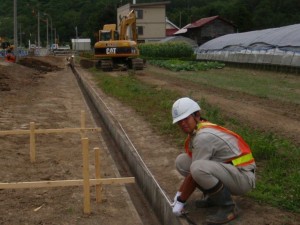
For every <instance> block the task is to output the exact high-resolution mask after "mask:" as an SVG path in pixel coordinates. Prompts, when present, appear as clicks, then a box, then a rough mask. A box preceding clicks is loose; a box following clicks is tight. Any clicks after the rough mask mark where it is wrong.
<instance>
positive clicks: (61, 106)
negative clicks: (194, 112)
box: [0, 57, 300, 225]
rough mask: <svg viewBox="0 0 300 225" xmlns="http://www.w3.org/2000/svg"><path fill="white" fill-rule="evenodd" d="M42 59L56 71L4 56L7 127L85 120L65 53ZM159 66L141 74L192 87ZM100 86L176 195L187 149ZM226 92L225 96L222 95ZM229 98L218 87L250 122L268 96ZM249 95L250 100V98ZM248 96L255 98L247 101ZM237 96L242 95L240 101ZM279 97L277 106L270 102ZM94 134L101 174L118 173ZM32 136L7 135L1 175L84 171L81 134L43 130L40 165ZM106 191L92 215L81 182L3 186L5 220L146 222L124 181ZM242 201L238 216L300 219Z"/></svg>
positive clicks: (64, 175)
mask: <svg viewBox="0 0 300 225" xmlns="http://www.w3.org/2000/svg"><path fill="white" fill-rule="evenodd" d="M43 61H46V62H47V63H49V64H50V66H49V65H47V66H45V67H46V68H49V67H50V68H51V67H52V66H53V69H52V70H51V72H49V71H48V72H45V70H43V69H42V67H38V68H37V67H36V66H35V68H28V67H24V66H20V65H4V64H0V69H1V70H0V88H1V92H0V95H1V121H0V130H12V129H28V126H29V122H31V121H34V122H36V123H37V126H38V127H41V128H62V127H77V126H79V124H80V112H81V110H82V109H85V108H86V106H85V103H84V101H83V100H82V95H81V93H80V92H79V89H78V87H77V84H76V81H75V79H74V78H73V77H72V76H71V73H70V70H69V69H68V67H67V66H66V62H65V59H62V58H52V57H50V58H49V57H47V58H43ZM51 65H52V66H51ZM27 66H28V65H27ZM59 68H61V69H59ZM157 70H158V69H156V68H153V67H149V68H147V69H146V70H144V71H142V72H141V73H140V74H138V77H139V78H140V79H142V80H144V81H146V82H151V83H156V84H157V85H158V86H161V87H162V88H175V89H177V90H180V91H182V93H183V95H184V94H186V93H187V91H186V90H184V85H183V84H182V83H181V84H179V83H176V82H175V83H174V82H170V81H167V80H163V79H158V78H157V76H155V73H156V72H157ZM79 71H81V73H82V74H83V75H84V76H87V77H89V78H90V80H91V81H92V75H91V74H90V73H88V72H87V71H85V70H83V69H80V68H79ZM158 72H159V71H158ZM123 75H124V74H123ZM195 88H196V87H195ZM98 91H99V95H101V96H102V98H103V99H105V101H106V104H107V106H108V107H109V109H110V110H111V111H112V112H113V114H114V116H115V117H116V118H117V119H118V120H119V121H120V123H121V124H122V126H123V128H124V129H125V131H126V133H127V134H128V136H129V137H130V139H131V140H132V142H133V144H134V146H135V147H136V149H138V151H139V153H140V155H141V157H142V158H143V160H144V161H145V163H146V165H147V166H148V168H149V169H150V171H151V172H152V173H153V175H154V176H155V178H156V179H157V180H158V182H159V184H160V185H161V187H162V188H163V189H164V190H165V192H166V193H167V195H168V196H170V198H173V195H174V193H175V192H176V190H177V187H178V185H179V183H180V182H181V179H182V178H181V177H180V176H179V174H178V173H177V172H176V170H175V168H174V159H175V157H176V155H177V154H178V152H179V151H180V150H181V149H177V148H176V147H175V146H173V145H172V143H168V142H167V141H166V140H165V139H164V138H163V137H161V136H159V135H157V134H155V132H154V131H153V130H152V129H151V127H150V126H149V124H147V123H146V122H145V121H144V120H143V118H141V117H139V116H138V115H136V113H135V112H134V110H132V109H131V108H129V107H127V106H125V105H123V104H122V103H121V102H118V101H116V100H115V99H113V98H111V97H109V96H106V95H105V94H104V93H103V92H102V91H101V90H98ZM213 92H215V90H214V91H213ZM203 93H204V92H202V93H201V94H203ZM205 93H206V95H207V96H209V94H210V91H209V90H208V89H207V90H206V92H205ZM222 95H223V97H224V98H223V99H222V98H221V96H222ZM217 97H218V98H217ZM208 98H209V97H208ZM228 98H229V97H227V101H228V102H226V97H225V94H224V93H221V92H218V94H216V95H215V96H213V97H211V98H210V100H211V101H212V103H217V102H218V104H220V106H222V105H224V106H227V108H226V107H225V108H224V111H225V112H228V114H233V113H237V114H236V116H240V118H241V119H243V118H244V119H245V121H247V123H248V122H249V124H252V125H255V122H253V121H252V122H251V120H250V118H249V116H245V115H244V113H245V112H249V111H251V110H250V109H249V108H245V107H249V102H251V103H252V104H251V106H252V108H253V111H255V113H253V115H256V116H263V115H262V112H263V111H259V110H258V109H260V108H262V107H261V105H260V104H262V103H261V102H258V104H257V106H254V102H255V101H258V100H257V99H252V101H250V100H251V97H249V96H245V97H244V98H241V105H240V108H241V110H245V111H244V112H243V113H238V112H236V111H235V112H233V108H232V106H230V104H229V99H228ZM247 98H248V99H249V101H245V99H247ZM213 101H216V102H213ZM222 102H224V103H222ZM245 102H248V103H247V104H245ZM234 104H238V103H237V102H235V103H234ZM272 104H273V105H274V107H271V105H272ZM272 104H270V105H269V106H268V107H271V108H270V110H269V111H268V112H269V113H271V112H272V110H273V109H276V103H272ZM235 106H236V105H235ZM293 107H294V106H293ZM220 108H221V107H220ZM255 108H257V109H255ZM222 109H223V108H222ZM246 109H247V110H246ZM298 109H299V108H297V107H296V108H291V110H292V111H293V112H295V116H293V117H292V118H291V117H289V116H288V118H287V119H289V120H293V121H294V123H295V124H298V123H299V117H298V115H297V111H295V110H298ZM257 110H258V111H257ZM264 110H266V109H264ZM274 111H276V110H274ZM298 112H299V111H298ZM273 113H274V112H273ZM282 114H284V113H278V115H281V116H283V115H282ZM124 115H132V116H131V117H128V116H124ZM243 115H244V116H243ZM266 115H267V117H269V116H270V115H271V116H274V114H266ZM133 118H134V119H133ZM255 119H256V117H255ZM282 119H284V118H282ZM268 121H269V119H268ZM271 122H272V121H270V123H269V125H268V126H271V127H274V129H277V125H278V127H280V124H274V123H273V125H272V123H271ZM87 124H88V126H94V123H93V121H92V119H91V117H89V119H88V121H87ZM275 127H276V128H275ZM267 129H268V128H267ZM293 129H295V130H292V131H287V132H286V134H288V133H290V132H291V133H293V132H299V130H298V129H299V126H297V127H294V128H293ZM279 130H280V129H279ZM279 130H278V131H279ZM89 137H90V138H91V142H92V144H91V145H92V147H94V146H101V147H102V149H103V150H102V153H101V154H102V155H103V157H104V158H105V159H107V160H104V165H103V170H102V173H103V174H102V175H103V176H104V177H115V176H116V173H115V169H114V168H112V167H110V165H113V163H112V162H111V160H112V159H111V158H110V156H109V153H108V152H107V150H105V149H107V148H106V147H105V146H103V143H101V135H100V136H99V134H89ZM289 137H291V138H292V139H295V141H297V140H298V137H297V138H296V137H295V136H289ZM99 138H100V139H99ZM28 141H29V140H28V137H24V136H20V137H19V136H18V137H17V136H11V137H7V136H5V137H0V146H1V148H0V151H1V155H2V157H1V159H0V164H1V165H2V170H1V171H0V177H1V180H2V181H1V182H15V181H20V182H21V181H34V180H57V179H76V178H80V177H81V173H82V171H81V160H82V159H81V149H80V138H78V135H70V136H69V135H68V136H67V137H66V136H65V135H53V136H43V135H41V136H40V137H39V138H38V149H39V150H38V154H37V163H35V164H33V165H32V164H30V162H29V154H28V149H29V145H28ZM158 158H159V160H158ZM103 193H104V196H105V200H104V202H103V204H100V205H98V204H95V203H93V206H92V209H93V213H92V215H91V216H88V217H86V216H84V215H83V213H82V191H81V189H80V188H68V189H56V190H45V189H37V190H0V201H1V207H0V224H4V225H14V224H105V225H106V224H114V225H115V224H116V225H118V224H141V221H140V220H139V219H138V216H137V215H136V212H135V210H129V209H130V207H129V205H130V204H131V203H130V200H129V199H128V196H127V195H126V191H125V190H124V188H122V187H119V186H116V187H112V188H111V187H109V188H104V190H103ZM200 195H201V194H200V192H196V193H194V194H193V196H192V199H191V204H189V205H188V209H189V211H190V217H191V218H192V219H193V220H194V221H196V222H197V224H201V223H202V221H204V218H205V215H207V213H209V211H206V210H202V209H201V210H200V209H196V208H194V207H193V205H192V200H193V199H196V198H198V197H200ZM93 198H94V195H93ZM236 201H237V203H238V205H239V206H240V208H241V210H242V212H244V213H242V214H241V216H240V218H239V219H238V220H236V221H235V222H232V223H231V224H261V225H263V224H265V225H266V224H272V225H279V224H291V225H296V224H299V223H298V221H300V216H299V214H293V213H289V212H286V211H283V210H279V209H276V208H272V207H269V206H266V205H261V204H258V203H255V202H253V201H252V200H250V199H248V198H236Z"/></svg>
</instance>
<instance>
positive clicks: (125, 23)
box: [119, 10, 137, 42]
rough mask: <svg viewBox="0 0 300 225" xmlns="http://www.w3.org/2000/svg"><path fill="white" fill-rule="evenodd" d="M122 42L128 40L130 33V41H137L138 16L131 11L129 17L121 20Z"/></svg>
mask: <svg viewBox="0 0 300 225" xmlns="http://www.w3.org/2000/svg"><path fill="white" fill-rule="evenodd" d="M119 26H120V40H128V32H130V37H131V38H130V39H131V40H132V41H135V42H136V41H137V31H136V14H135V11H134V10H131V11H130V12H129V14H128V15H127V16H123V18H121V19H120V25H119Z"/></svg>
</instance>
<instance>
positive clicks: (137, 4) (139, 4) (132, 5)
mask: <svg viewBox="0 0 300 225" xmlns="http://www.w3.org/2000/svg"><path fill="white" fill-rule="evenodd" d="M170 3H171V2H170V1H165V2H151V3H136V4H131V3H129V5H130V7H131V8H135V7H141V6H142V7H147V6H156V5H167V4H170Z"/></svg>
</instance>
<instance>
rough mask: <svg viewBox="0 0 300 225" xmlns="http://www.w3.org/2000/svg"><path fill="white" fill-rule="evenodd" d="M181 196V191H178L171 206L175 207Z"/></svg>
mask: <svg viewBox="0 0 300 225" xmlns="http://www.w3.org/2000/svg"><path fill="white" fill-rule="evenodd" d="M180 195H181V192H180V191H177V193H176V195H175V197H174V202H173V203H171V206H172V207H174V206H175V204H176V202H177V198H178V197H179V196H180Z"/></svg>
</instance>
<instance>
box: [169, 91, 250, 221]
mask: <svg viewBox="0 0 300 225" xmlns="http://www.w3.org/2000/svg"><path fill="white" fill-rule="evenodd" d="M200 110H201V109H200V106H199V105H198V104H197V103H196V102H195V101H193V100H192V99H190V98H187V97H185V98H180V99H178V100H177V101H176V102H175V103H174V104H173V108H172V117H173V124H175V123H177V124H178V125H179V126H180V128H181V129H182V131H183V132H184V133H186V134H187V135H188V136H187V139H186V141H185V153H182V154H180V155H179V156H178V157H177V158H176V161H175V164H176V169H177V170H178V172H179V173H180V174H181V175H183V176H184V177H185V179H184V181H183V183H182V184H181V186H180V188H179V190H178V192H177V193H176V195H175V197H174V203H173V213H174V214H175V215H177V216H180V215H182V213H184V206H185V203H186V201H187V200H188V198H189V197H190V195H191V194H192V193H193V191H194V190H195V189H196V188H198V189H200V190H201V191H202V192H203V199H202V200H197V201H196V206H197V207H210V206H216V207H217V208H216V212H215V213H214V214H213V215H210V216H208V217H207V218H206V222H207V224H223V223H227V222H229V221H231V220H233V219H235V218H236V217H237V216H238V212H237V208H236V205H235V203H234V201H233V199H232V197H231V196H232V195H243V194H245V193H247V192H248V191H250V190H251V189H252V188H254V187H255V168H256V166H255V162H254V158H253V156H252V153H251V150H250V148H249V146H248V145H247V144H246V142H245V141H244V140H243V139H242V138H241V137H240V136H239V135H238V134H236V133H234V132H232V131H230V130H228V129H226V128H224V127H221V126H218V125H216V124H212V123H210V122H208V121H207V120H205V119H203V118H202V117H201V113H200Z"/></svg>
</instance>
